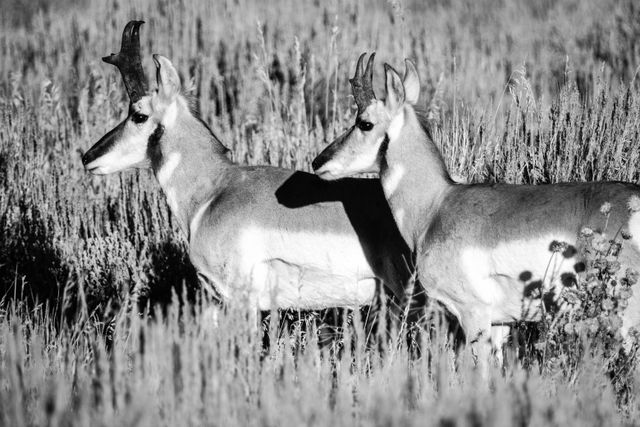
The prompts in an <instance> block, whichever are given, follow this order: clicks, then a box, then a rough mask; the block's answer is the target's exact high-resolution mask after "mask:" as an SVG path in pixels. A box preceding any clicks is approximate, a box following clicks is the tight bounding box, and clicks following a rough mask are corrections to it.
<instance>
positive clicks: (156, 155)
mask: <svg viewBox="0 0 640 427" xmlns="http://www.w3.org/2000/svg"><path fill="white" fill-rule="evenodd" d="M163 134H164V126H162V125H158V126H157V127H156V128H155V130H154V131H153V133H152V134H151V135H150V136H149V140H148V141H147V157H149V160H150V161H151V167H152V168H153V169H154V170H156V169H157V168H159V167H160V165H161V164H162V149H161V148H160V139H161V138H162V135H163Z"/></svg>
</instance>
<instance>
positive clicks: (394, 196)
mask: <svg viewBox="0 0 640 427" xmlns="http://www.w3.org/2000/svg"><path fill="white" fill-rule="evenodd" d="M388 135H389V143H388V147H387V149H386V153H385V155H384V158H383V160H382V165H381V170H380V180H381V182H382V187H383V189H384V193H385V196H386V198H387V201H388V202H389V207H390V208H391V211H392V213H393V216H394V218H395V220H396V223H397V225H398V229H399V230H400V233H401V234H402V237H403V238H404V240H405V241H406V243H407V245H409V248H410V249H411V250H412V251H414V250H415V248H416V245H417V242H418V239H419V238H420V237H421V235H422V233H424V231H425V230H426V228H427V227H428V224H429V223H430V222H431V221H432V220H433V218H434V216H435V215H436V212H437V209H438V208H439V206H440V203H441V202H442V200H443V198H444V196H445V195H446V193H447V191H448V190H449V189H450V188H451V186H452V185H453V181H452V180H451V178H450V177H449V174H448V172H447V169H446V166H445V164H444V162H443V160H442V156H441V155H440V152H439V151H438V148H437V147H436V146H435V144H434V143H433V141H432V140H431V138H429V136H428V135H427V133H426V131H425V130H424V129H423V128H422V126H421V125H420V122H419V121H418V118H417V116H416V113H415V111H414V110H413V108H412V107H410V106H408V105H405V106H404V107H403V108H402V111H401V114H398V115H397V116H396V117H395V118H394V120H393V121H392V123H391V126H390V127H389V132H388Z"/></svg>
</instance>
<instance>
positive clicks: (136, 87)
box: [102, 21, 147, 104]
mask: <svg viewBox="0 0 640 427" xmlns="http://www.w3.org/2000/svg"><path fill="white" fill-rule="evenodd" d="M142 24H144V21H129V23H127V25H126V26H125V27H124V31H123V32H122V44H121V46H120V52H118V53H112V54H111V55H109V56H105V57H103V58H102V60H103V61H104V62H106V63H107V64H111V65H115V66H116V67H118V69H119V70H120V74H122V80H124V85H125V87H126V88H127V93H128V94H129V100H130V102H131V103H132V104H133V103H134V102H136V101H138V100H139V99H140V98H142V97H143V96H144V94H145V93H147V78H146V76H145V74H144V70H143V69H142V59H141V57H140V26H141V25H142Z"/></svg>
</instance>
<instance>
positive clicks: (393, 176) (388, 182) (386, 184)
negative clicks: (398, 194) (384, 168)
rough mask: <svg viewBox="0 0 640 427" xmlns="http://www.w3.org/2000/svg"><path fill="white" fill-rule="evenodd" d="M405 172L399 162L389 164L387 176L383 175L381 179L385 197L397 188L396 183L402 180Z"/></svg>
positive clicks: (398, 183)
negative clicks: (383, 177)
mask: <svg viewBox="0 0 640 427" xmlns="http://www.w3.org/2000/svg"><path fill="white" fill-rule="evenodd" d="M405 172H406V170H405V168H404V166H402V165H400V164H393V165H391V166H390V168H389V171H388V172H387V176H385V179H384V180H383V181H382V186H383V188H384V193H385V194H386V196H387V198H389V197H390V196H391V195H392V194H393V193H394V192H395V191H396V190H397V189H398V185H400V181H402V178H403V177H404V175H405Z"/></svg>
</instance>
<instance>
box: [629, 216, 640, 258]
mask: <svg viewBox="0 0 640 427" xmlns="http://www.w3.org/2000/svg"><path fill="white" fill-rule="evenodd" d="M629 233H631V238H632V242H633V244H634V245H635V247H636V249H638V250H640V212H633V213H632V214H631V216H630V217H629Z"/></svg>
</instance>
